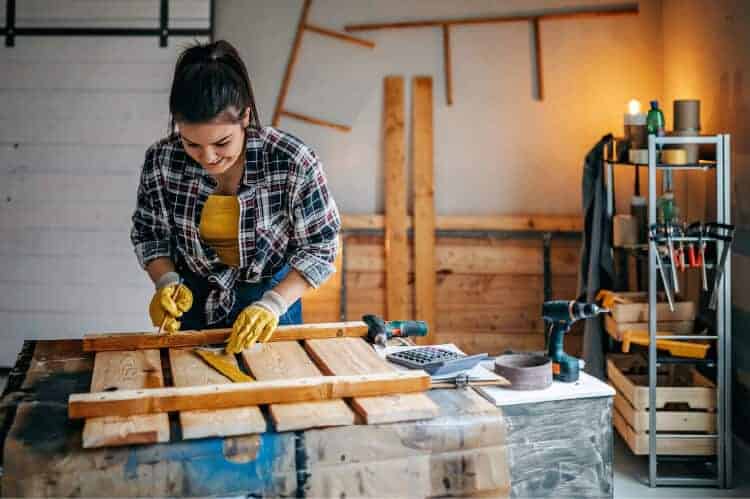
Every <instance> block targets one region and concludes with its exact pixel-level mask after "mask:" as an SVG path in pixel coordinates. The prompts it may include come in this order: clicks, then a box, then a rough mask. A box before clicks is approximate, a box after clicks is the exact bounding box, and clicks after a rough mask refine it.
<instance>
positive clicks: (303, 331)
mask: <svg viewBox="0 0 750 499" xmlns="http://www.w3.org/2000/svg"><path fill="white" fill-rule="evenodd" d="M366 331H367V329H366V326H364V324H362V323H358V322H354V323H337V324H317V325H315V324H308V325H304V326H281V327H280V328H279V330H278V332H277V334H276V335H275V336H274V340H276V341H272V342H270V343H267V344H263V345H256V347H254V348H253V349H249V350H246V351H244V352H242V353H241V354H240V355H239V356H238V357H235V356H234V355H227V354H223V353H222V352H223V351H222V350H221V349H220V348H216V350H215V352H216V353H219V354H221V355H223V356H224V357H225V360H227V361H228V362H232V363H237V361H238V359H239V360H240V362H241V365H242V366H243V367H244V368H245V370H246V371H247V372H248V373H249V374H250V375H252V376H253V377H254V378H255V379H256V380H257V381H254V382H248V383H231V381H230V380H229V379H228V378H226V377H224V376H223V375H222V374H220V373H219V372H218V371H216V370H214V368H212V367H210V366H209V365H208V364H206V363H205V362H204V361H203V360H202V359H201V358H200V357H199V356H198V355H197V354H195V352H194V351H193V348H192V347H193V346H197V345H201V344H202V343H203V342H205V341H206V340H208V341H209V342H210V343H220V342H221V341H222V340H223V339H225V338H226V337H227V336H228V334H229V330H213V331H210V332H208V331H203V332H180V333H176V334H171V335H155V334H153V333H119V334H111V335H89V336H87V337H86V338H85V339H84V349H86V350H87V351H95V352H96V356H95V360H94V372H93V376H92V382H91V393H85V394H74V395H72V396H71V397H70V399H69V405H68V410H69V416H70V417H71V418H85V419H86V422H85V425H84V432H83V447H85V448H92V447H102V446H114V445H128V444H135V443H155V442H165V441H168V440H169V439H170V426H169V418H168V414H167V413H169V412H173V413H178V419H179V426H180V429H181V438H183V439H195V438H205V437H213V436H222V437H225V436H232V435H246V434H257V433H263V432H265V431H266V429H267V427H268V423H267V421H266V417H265V415H264V413H263V411H261V408H260V406H262V407H267V414H268V416H269V420H270V423H272V425H273V428H274V429H275V430H276V431H289V430H303V429H308V428H318V427H329V426H341V425H351V424H355V423H360V424H375V423H390V422H397V421H413V420H419V419H429V418H432V417H435V416H437V412H438V409H437V406H436V405H435V404H434V403H433V402H432V401H431V400H430V399H429V398H428V397H427V396H426V395H425V394H424V393H421V392H424V391H425V390H427V389H429V386H430V378H429V376H427V375H426V373H424V372H422V371H410V372H403V371H396V370H395V369H394V368H393V367H392V366H391V365H390V364H388V363H387V362H386V361H385V360H383V359H382V358H381V357H380V356H379V355H378V354H377V353H376V352H375V351H374V350H373V349H372V347H371V346H370V345H368V344H367V343H366V342H365V340H364V339H363V338H362V337H361V336H363V335H364V334H366ZM301 338H306V339H301ZM160 348H161V349H162V350H160ZM174 437H175V436H173V438H174Z"/></svg>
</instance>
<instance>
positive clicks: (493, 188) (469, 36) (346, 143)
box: [216, 0, 662, 214]
mask: <svg viewBox="0 0 750 499" xmlns="http://www.w3.org/2000/svg"><path fill="white" fill-rule="evenodd" d="M611 3H619V4H621V3H622V2H619V1H614V0H612V1H598V2H581V1H580V0H508V1H503V2H499V1H496V0H465V1H462V2H456V1H453V0H429V1H427V0H422V1H418V0H410V1H409V0H379V1H377V2H368V1H364V0H360V1H351V0H314V1H313V4H312V8H311V11H310V19H309V21H310V22H311V23H312V24H317V25H321V26H325V27H328V28H331V29H337V30H341V29H343V27H344V26H345V25H346V24H353V23H371V22H384V21H399V20H413V19H425V18H455V17H472V16H482V15H502V14H512V13H519V12H529V11H545V10H550V9H560V8H566V7H579V6H581V5H582V4H585V5H597V4H601V5H605V4H611ZM219 5H220V7H219V9H218V11H217V19H216V22H217V36H219V37H222V38H226V39H228V40H230V41H231V42H232V43H235V44H236V45H237V46H238V47H239V49H240V51H241V52H242V54H243V55H244V57H245V58H246V61H247V63H248V66H249V70H250V73H251V76H252V77H253V78H254V85H255V88H256V94H257V97H258V101H259V102H258V105H259V107H260V113H261V115H262V118H263V120H264V121H266V122H270V120H271V116H272V113H273V109H274V104H275V102H276V96H277V94H278V91H279V87H280V81H281V77H282V75H283V72H284V67H285V65H286V62H287V59H288V55H289V51H290V47H291V43H292V40H293V38H294V32H295V29H296V26H297V21H298V19H299V15H300V11H301V5H302V1H301V0H279V1H274V2H263V1H256V2H246V1H243V0H222V1H221V2H220V4H219ZM660 22H661V3H660V2H659V1H652V0H647V1H641V2H640V14H639V15H638V16H637V17H616V18H600V19H586V20H565V21H550V22H544V23H542V35H541V39H542V46H543V68H544V84H545V91H546V96H545V100H544V101H543V102H538V101H535V100H533V98H532V83H531V78H532V65H531V45H530V31H529V29H528V26H527V25H526V24H524V23H521V24H505V25H484V26H471V27H469V26H466V27H457V28H455V29H454V30H453V32H452V61H453V75H454V80H453V87H454V105H453V106H452V107H447V106H446V104H445V89H444V80H443V56H442V37H441V31H440V28H426V29H419V30H403V31H379V32H370V33H355V35H357V36H361V37H365V38H368V39H370V40H372V41H374V42H376V44H377V47H376V48H375V49H374V50H372V51H371V50H368V49H364V48H360V47H357V46H350V45H347V44H343V43H341V42H339V41H336V40H331V39H328V38H323V37H321V36H320V35H317V34H314V33H308V34H305V35H304V38H303V43H302V49H301V51H300V55H299V61H298V67H297V69H296V70H295V73H294V77H293V80H292V84H291V87H290V91H289V97H288V100H287V107H288V108H290V109H291V110H293V111H297V112H300V113H303V114H309V115H313V116H316V117H320V118H325V119H329V120H332V121H335V122H341V123H344V124H348V125H351V126H352V127H353V130H352V131H351V132H350V133H341V132H337V131H334V130H330V129H327V128H321V127H317V126H311V125H307V124H304V123H300V122H298V121H294V120H292V119H289V118H282V120H281V123H280V127H281V128H283V129H287V130H289V131H291V132H293V133H295V134H297V135H299V136H301V137H302V138H303V139H304V140H306V141H307V142H309V143H311V144H312V145H313V146H315V147H316V148H317V149H318V151H319V153H320V155H321V157H322V158H323V161H324V164H325V165H326V170H327V172H328V175H329V179H330V182H331V185H332V188H333V191H334V195H335V197H336V199H337V201H338V202H339V205H340V206H341V207H342V209H343V210H344V211H346V212H349V213H373V212H382V211H383V191H382V189H383V171H382V154H381V144H382V141H381V135H382V131H381V121H382V105H383V103H382V80H383V77H384V76H386V75H389V74H400V75H404V76H405V77H406V78H407V81H409V80H410V79H411V77H412V76H414V75H432V76H433V79H434V92H435V113H434V123H435V170H436V172H435V183H436V192H435V199H436V204H437V210H438V213H439V214H491V213H504V214H518V213H543V214H575V213H579V212H580V204H581V202H580V184H581V180H580V172H581V164H582V161H583V157H584V155H585V153H586V152H587V151H588V150H589V148H590V147H591V146H592V145H593V144H594V143H595V142H596V141H597V140H598V139H599V138H600V137H601V136H602V135H604V134H605V133H607V132H609V131H612V132H614V133H616V134H620V135H621V134H622V133H623V132H622V114H623V113H624V111H625V106H626V104H627V101H628V100H629V99H631V98H633V97H635V98H639V99H640V100H641V101H642V102H644V104H645V103H646V102H647V101H648V100H649V99H650V98H654V97H657V98H658V97H661V94H662V73H661V69H660V57H661V51H662V49H661V30H660ZM407 87H408V85H407ZM409 98H410V91H409V90H408V89H407V99H409ZM408 109H409V107H407V110H408ZM407 116H409V115H408V112H407ZM627 202H628V201H627V200H626V199H623V203H627ZM623 207H625V205H624V204H623Z"/></svg>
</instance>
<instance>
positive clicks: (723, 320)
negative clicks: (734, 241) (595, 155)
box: [605, 134, 732, 488]
mask: <svg viewBox="0 0 750 499" xmlns="http://www.w3.org/2000/svg"><path fill="white" fill-rule="evenodd" d="M690 144H709V145H712V146H714V147H715V148H716V161H715V162H707V163H706V162H700V163H696V164H687V165H667V164H660V163H657V154H656V150H657V146H663V145H690ZM613 151H614V146H610V149H609V153H610V154H609V157H610V158H612V157H613V155H612V153H613ZM648 158H649V162H648V223H649V226H652V225H653V224H655V223H656V222H657V217H656V198H657V193H656V187H657V186H656V184H657V182H656V171H657V169H663V170H667V169H674V170H677V169H679V170H709V169H713V170H715V171H716V221H717V222H719V223H723V224H730V223H731V200H730V195H731V149H730V136H729V135H727V134H719V135H710V136H693V137H656V136H654V135H650V136H649V140H648ZM615 164H620V162H618V161H614V160H607V161H605V165H606V172H605V173H606V183H607V211H608V214H609V215H610V216H612V215H613V214H614V174H613V166H614V165H615ZM634 166H636V167H637V166H638V165H634ZM641 166H646V165H641ZM716 244H717V248H716V250H717V251H716V254H717V256H718V255H719V254H720V253H721V251H722V249H723V245H724V244H727V243H725V242H724V241H722V240H716ZM655 249H656V246H655V245H652V244H649V245H648V303H649V316H648V329H649V347H648V352H649V355H648V373H649V374H648V379H649V428H656V382H657V365H658V364H660V363H664V362H666V361H667V360H668V359H666V358H664V357H661V358H660V357H658V353H657V349H656V298H657V260H656V259H657V258H659V256H658V254H657V253H656V251H655ZM731 260H732V258H731V248H729V253H728V257H727V260H726V265H725V270H724V275H723V278H722V280H721V282H720V286H719V289H718V302H717V306H716V321H715V334H714V335H711V336H681V335H673V336H660V337H659V338H660V339H672V340H688V339H690V340H695V339H706V340H713V341H716V357H717V358H716V368H717V370H716V397H717V401H716V422H717V426H716V428H717V431H716V433H715V434H713V435H706V434H685V433H676V434H675V433H671V434H668V435H664V434H658V433H657V432H656V431H649V485H650V486H651V487H657V486H704V487H705V486H713V487H719V488H731V486H732V411H731V379H732V376H731V359H732V344H731V334H732V333H731V331H732V324H731V320H732V315H731V303H732V296H731V289H732V285H731V275H732V272H731ZM704 264H705V262H704ZM706 437H709V438H715V439H716V441H717V454H716V475H715V477H710V478H709V477H706V478H704V477H695V476H660V475H659V474H658V469H657V468H658V455H657V452H656V448H657V447H656V445H657V441H658V440H659V439H660V438H706Z"/></svg>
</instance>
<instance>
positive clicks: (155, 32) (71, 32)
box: [0, 0, 216, 47]
mask: <svg viewBox="0 0 750 499" xmlns="http://www.w3.org/2000/svg"><path fill="white" fill-rule="evenodd" d="M209 4H210V12H211V14H210V17H209V26H208V28H174V29H170V28H169V0H161V1H160V5H159V27H158V28H75V27H64V28H60V27H53V28H33V27H28V28H24V27H21V28H19V27H17V26H16V0H6V4H5V27H4V28H0V35H5V46H6V47H15V45H16V37H19V36H122V37H131V36H146V37H155V38H159V46H160V47H166V46H168V44H169V36H170V35H171V36H193V37H203V36H205V37H208V38H209V39H210V40H214V30H215V28H214V18H215V11H216V8H215V0H209Z"/></svg>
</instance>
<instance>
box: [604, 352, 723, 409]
mask: <svg viewBox="0 0 750 499" xmlns="http://www.w3.org/2000/svg"><path fill="white" fill-rule="evenodd" d="M607 377H608V378H609V381H610V382H611V383H612V385H614V387H615V389H617V390H618V391H620V392H621V393H622V394H623V396H624V397H625V398H626V399H627V400H628V402H630V404H631V405H632V406H633V407H634V408H635V409H637V410H646V409H648V362H647V361H646V359H645V358H643V357H642V356H640V355H627V354H611V355H608V356H607ZM657 386H658V388H657V390H656V408H657V409H664V407H665V406H666V405H667V404H680V403H681V404H687V405H688V406H689V407H690V408H691V409H712V410H713V409H715V408H716V386H715V385H714V384H713V383H712V382H711V381H710V380H709V379H707V378H706V377H705V376H703V375H702V374H701V373H699V372H698V371H696V370H695V369H694V368H692V367H690V366H686V365H673V366H658V370H657Z"/></svg>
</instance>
